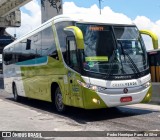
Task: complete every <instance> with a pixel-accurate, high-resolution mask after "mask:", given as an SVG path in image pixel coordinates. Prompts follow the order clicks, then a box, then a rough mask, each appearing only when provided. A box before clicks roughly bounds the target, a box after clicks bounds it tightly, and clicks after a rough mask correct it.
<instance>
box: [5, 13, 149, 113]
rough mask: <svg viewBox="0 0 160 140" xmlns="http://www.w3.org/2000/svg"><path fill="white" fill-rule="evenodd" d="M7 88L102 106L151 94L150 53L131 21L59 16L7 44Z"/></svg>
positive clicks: (60, 103) (61, 102)
mask: <svg viewBox="0 0 160 140" xmlns="http://www.w3.org/2000/svg"><path fill="white" fill-rule="evenodd" d="M3 69H4V85H5V90H6V91H7V92H9V93H13V95H14V99H15V100H19V98H20V96H23V97H28V98H34V99H39V100H44V101H48V102H53V105H54V107H55V108H56V110H57V111H59V112H63V111H64V110H65V108H66V106H74V107H79V108H84V109H99V108H108V107H115V106H122V105H128V104H136V103H145V102H149V101H150V99H151V84H150V80H151V77H150V73H149V65H148V60H147V53H146V49H145V45H144V42H143V40H142V37H141V34H140V32H139V30H138V29H137V27H136V26H135V25H134V24H133V23H130V22H126V23H124V22H121V20H118V22H112V21H109V20H108V19H107V18H104V17H103V16H93V17H92V16H87V15H59V16H56V17H54V18H53V19H51V20H49V21H47V22H46V23H44V24H42V25H41V26H40V27H38V28H37V29H35V30H33V31H31V32H30V33H28V34H27V35H25V36H23V37H21V38H20V39H17V40H16V41H15V42H13V43H12V44H10V45H8V46H6V47H5V48H4V51H3Z"/></svg>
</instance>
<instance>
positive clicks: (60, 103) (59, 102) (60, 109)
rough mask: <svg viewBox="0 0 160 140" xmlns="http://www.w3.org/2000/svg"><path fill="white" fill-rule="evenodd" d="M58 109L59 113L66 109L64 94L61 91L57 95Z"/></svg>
mask: <svg viewBox="0 0 160 140" xmlns="http://www.w3.org/2000/svg"><path fill="white" fill-rule="evenodd" d="M55 103H56V108H57V110H58V111H63V109H64V104H63V99H62V94H61V92H60V91H58V92H57V94H56V102H55Z"/></svg>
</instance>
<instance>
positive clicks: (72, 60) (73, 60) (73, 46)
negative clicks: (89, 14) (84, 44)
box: [67, 38, 79, 71]
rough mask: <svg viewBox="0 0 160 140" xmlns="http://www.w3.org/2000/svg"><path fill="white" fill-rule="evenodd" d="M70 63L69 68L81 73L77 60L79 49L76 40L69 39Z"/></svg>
mask: <svg viewBox="0 0 160 140" xmlns="http://www.w3.org/2000/svg"><path fill="white" fill-rule="evenodd" d="M67 44H68V61H69V66H70V67H71V68H73V69H74V70H76V71H79V65H78V60H77V49H76V42H75V40H74V38H68V42H67Z"/></svg>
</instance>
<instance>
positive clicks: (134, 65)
mask: <svg viewBox="0 0 160 140" xmlns="http://www.w3.org/2000/svg"><path fill="white" fill-rule="evenodd" d="M117 41H118V42H119V44H120V47H121V50H122V53H123V55H124V57H125V55H126V56H127V57H128V59H129V61H130V62H131V64H132V66H133V67H134V69H135V70H136V71H137V73H139V74H140V71H139V69H138V67H137V66H136V64H135V63H134V61H133V60H132V58H131V57H130V55H129V54H128V53H127V52H126V51H125V50H124V48H123V45H122V42H121V41H120V40H117ZM134 72H135V71H134Z"/></svg>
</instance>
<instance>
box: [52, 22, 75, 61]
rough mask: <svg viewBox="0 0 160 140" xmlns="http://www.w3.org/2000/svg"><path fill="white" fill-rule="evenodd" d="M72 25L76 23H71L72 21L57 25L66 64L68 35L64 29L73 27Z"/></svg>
mask: <svg viewBox="0 0 160 140" xmlns="http://www.w3.org/2000/svg"><path fill="white" fill-rule="evenodd" d="M72 25H74V22H71V21H65V22H59V23H56V24H55V26H56V30H57V35H58V39H59V44H60V48H61V51H62V55H63V59H64V61H65V62H66V63H67V57H66V55H67V52H66V51H67V48H66V47H67V46H66V37H67V35H66V34H65V32H64V28H65V27H67V26H72Z"/></svg>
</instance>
